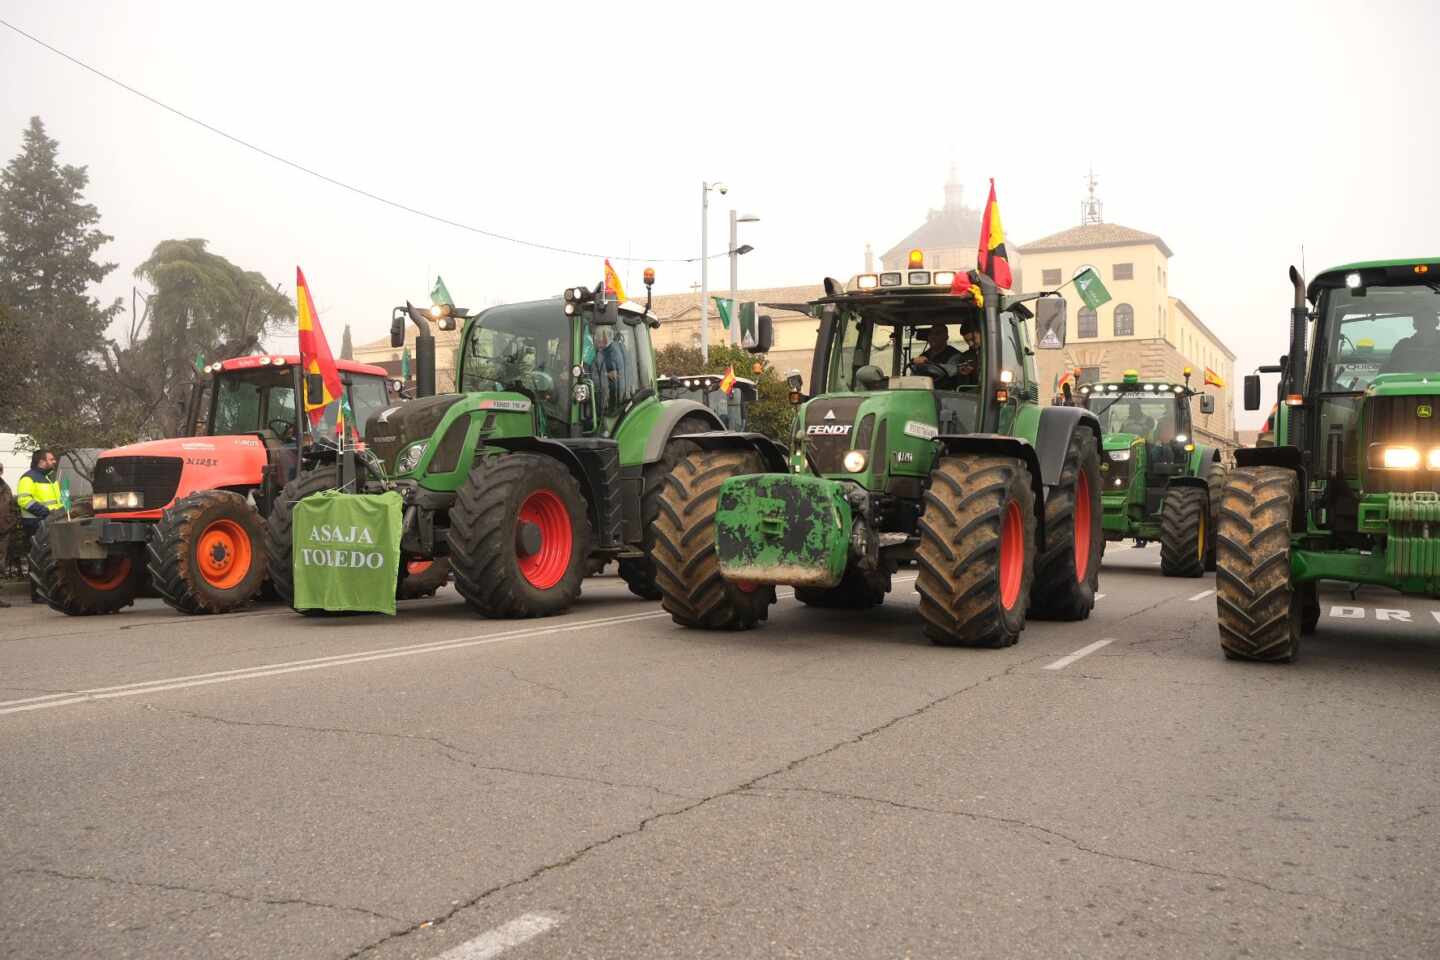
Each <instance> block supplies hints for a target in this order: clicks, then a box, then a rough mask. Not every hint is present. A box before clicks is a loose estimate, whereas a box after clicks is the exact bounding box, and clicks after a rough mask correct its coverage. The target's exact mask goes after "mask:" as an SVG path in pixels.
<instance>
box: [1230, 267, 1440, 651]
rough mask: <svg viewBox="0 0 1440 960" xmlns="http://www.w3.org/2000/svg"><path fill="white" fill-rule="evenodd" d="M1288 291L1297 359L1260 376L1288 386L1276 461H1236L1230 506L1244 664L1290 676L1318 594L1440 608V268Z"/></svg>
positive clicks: (1255, 455)
mask: <svg viewBox="0 0 1440 960" xmlns="http://www.w3.org/2000/svg"><path fill="white" fill-rule="evenodd" d="M1290 282H1291V283H1292V284H1293V286H1294V288H1295V303H1294V307H1293V308H1292V309H1291V312H1290V323H1291V327H1290V350H1289V352H1288V353H1287V354H1286V355H1285V356H1284V357H1282V358H1281V360H1280V363H1279V364H1278V365H1275V366H1266V367H1261V368H1260V372H1261V373H1279V374H1280V388H1279V396H1278V402H1279V405H1278V407H1277V410H1276V413H1275V416H1274V419H1275V445H1274V446H1265V447H1253V448H1248V449H1242V450H1239V451H1237V453H1236V454H1235V463H1236V469H1235V470H1234V471H1232V472H1231V474H1230V480H1229V482H1228V483H1227V484H1226V486H1225V491H1224V494H1223V495H1222V497H1221V503H1220V528H1219V540H1220V560H1219V570H1218V573H1217V577H1216V582H1217V585H1218V587H1219V595H1218V606H1219V618H1220V645H1221V648H1222V649H1223V650H1224V651H1225V656H1227V657H1229V658H1231V659H1238V660H1282V661H1288V660H1293V659H1294V658H1295V656H1296V654H1297V653H1298V652H1299V649H1300V635H1301V634H1302V633H1310V632H1312V631H1314V629H1315V626H1316V624H1317V623H1318V622H1319V619H1320V603H1319V600H1318V598H1317V596H1316V584H1317V583H1318V582H1319V581H1320V580H1339V581H1344V582H1348V583H1364V584H1376V585H1381V586H1387V587H1392V588H1394V589H1396V590H1399V591H1401V592H1402V593H1407V594H1414V595H1419V596H1428V597H1440V416H1437V414H1440V330H1437V325H1440V257H1428V258H1425V259H1422V260H1382V261H1373V262H1369V263H1352V264H1348V265H1346V266H1342V267H1335V268H1333V269H1331V270H1326V271H1324V272H1323V273H1320V274H1319V275H1317V276H1316V277H1315V279H1313V280H1311V281H1310V285H1309V287H1308V289H1307V287H1306V285H1305V281H1304V278H1303V277H1301V276H1300V274H1299V273H1298V272H1297V271H1296V270H1295V268H1294V267H1291V268H1290ZM1307 301H1308V304H1309V305H1307ZM1312 325H1313V327H1312ZM1307 327H1311V331H1310V336H1309V338H1308V348H1307V337H1306V332H1307V331H1306V328H1307ZM1245 409H1247V410H1258V409H1260V378H1259V376H1258V375H1252V376H1248V377H1246V378H1245Z"/></svg>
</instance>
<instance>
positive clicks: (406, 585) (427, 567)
mask: <svg viewBox="0 0 1440 960" xmlns="http://www.w3.org/2000/svg"><path fill="white" fill-rule="evenodd" d="M448 582H450V561H449V560H448V559H446V558H445V557H441V558H439V559H438V560H425V559H421V558H406V559H403V560H401V562H400V582H399V583H398V584H397V585H396V587H395V599H396V600H415V599H417V598H419V597H433V596H435V592H436V591H437V590H439V589H440V588H441V587H443V586H445V584H446V583H448Z"/></svg>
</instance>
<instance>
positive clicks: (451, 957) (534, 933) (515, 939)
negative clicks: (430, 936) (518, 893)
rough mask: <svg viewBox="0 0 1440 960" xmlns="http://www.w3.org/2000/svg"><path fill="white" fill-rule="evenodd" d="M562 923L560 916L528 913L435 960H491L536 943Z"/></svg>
mask: <svg viewBox="0 0 1440 960" xmlns="http://www.w3.org/2000/svg"><path fill="white" fill-rule="evenodd" d="M559 923H560V919H559V918H558V917H551V916H546V915H545V914H543V913H527V914H525V915H524V916H523V917H517V918H515V919H514V920H511V921H510V922H509V923H504V924H501V925H500V926H498V927H496V928H495V929H494V930H486V931H485V932H484V933H482V934H480V936H478V937H476V938H475V939H474V940H466V941H465V942H464V943H462V944H460V946H458V947H454V948H452V949H450V950H446V951H445V952H444V953H442V954H440V956H438V957H436V958H435V960H491V958H492V957H498V956H500V954H502V953H504V952H505V951H506V950H509V949H510V948H511V947H518V946H520V944H522V943H524V942H525V941H527V940H534V939H535V938H536V937H538V936H540V934H542V933H544V932H545V931H546V930H549V929H551V928H553V927H556V926H558V925H559Z"/></svg>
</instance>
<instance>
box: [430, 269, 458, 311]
mask: <svg viewBox="0 0 1440 960" xmlns="http://www.w3.org/2000/svg"><path fill="white" fill-rule="evenodd" d="M430 302H431V303H432V304H435V305H437V306H438V305H440V304H442V303H443V304H444V305H445V306H447V307H453V306H455V301H454V300H451V299H450V291H449V290H447V289H446V288H445V281H444V280H441V279H440V274H438V273H437V274H435V286H434V287H433V288H432V289H431V290H430Z"/></svg>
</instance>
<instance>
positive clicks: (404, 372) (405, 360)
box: [400, 347, 410, 381]
mask: <svg viewBox="0 0 1440 960" xmlns="http://www.w3.org/2000/svg"><path fill="white" fill-rule="evenodd" d="M400 379H401V380H406V381H408V380H409V379H410V348H409V347H406V348H405V352H404V353H402V354H400Z"/></svg>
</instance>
